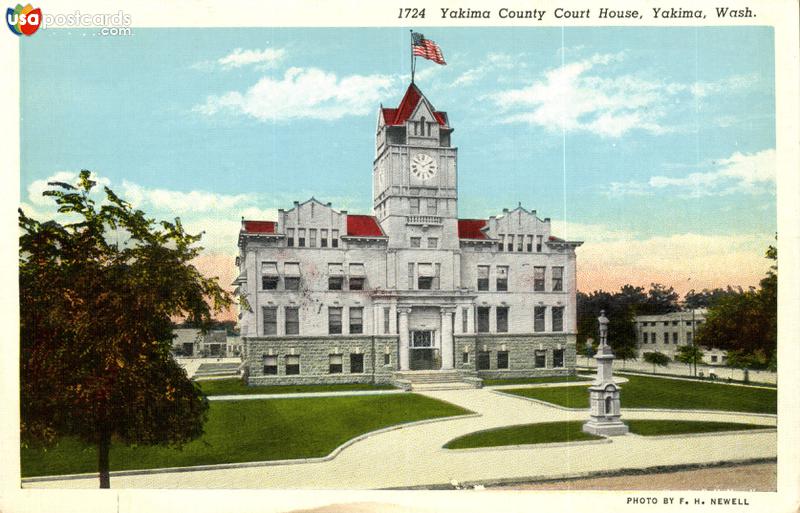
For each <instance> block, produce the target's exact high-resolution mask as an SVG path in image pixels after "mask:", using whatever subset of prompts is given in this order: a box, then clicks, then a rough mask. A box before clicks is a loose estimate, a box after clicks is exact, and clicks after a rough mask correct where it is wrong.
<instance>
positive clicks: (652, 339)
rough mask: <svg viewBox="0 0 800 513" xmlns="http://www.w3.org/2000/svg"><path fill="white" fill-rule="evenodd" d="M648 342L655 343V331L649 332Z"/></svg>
mask: <svg viewBox="0 0 800 513" xmlns="http://www.w3.org/2000/svg"><path fill="white" fill-rule="evenodd" d="M650 343H651V344H655V343H656V333H655V332H653V333H651V334H650Z"/></svg>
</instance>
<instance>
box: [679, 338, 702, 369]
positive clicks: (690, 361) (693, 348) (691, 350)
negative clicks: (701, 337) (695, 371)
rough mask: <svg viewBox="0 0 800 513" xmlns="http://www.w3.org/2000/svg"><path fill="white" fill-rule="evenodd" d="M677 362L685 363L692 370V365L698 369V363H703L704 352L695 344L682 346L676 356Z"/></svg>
mask: <svg viewBox="0 0 800 513" xmlns="http://www.w3.org/2000/svg"><path fill="white" fill-rule="evenodd" d="M675 360H677V361H679V362H681V363H685V364H686V365H688V366H689V368H690V369H691V368H692V365H694V366H695V368H696V367H697V362H701V361H703V351H702V350H701V349H700V346H698V345H695V344H689V345H685V346H680V347H678V353H677V354H676V355H675Z"/></svg>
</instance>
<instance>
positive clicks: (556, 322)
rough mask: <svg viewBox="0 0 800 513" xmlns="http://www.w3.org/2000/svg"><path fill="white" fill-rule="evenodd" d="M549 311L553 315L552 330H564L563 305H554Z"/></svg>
mask: <svg viewBox="0 0 800 513" xmlns="http://www.w3.org/2000/svg"><path fill="white" fill-rule="evenodd" d="M550 312H551V314H552V316H553V331H564V307H563V306H554V307H553V308H551V309H550Z"/></svg>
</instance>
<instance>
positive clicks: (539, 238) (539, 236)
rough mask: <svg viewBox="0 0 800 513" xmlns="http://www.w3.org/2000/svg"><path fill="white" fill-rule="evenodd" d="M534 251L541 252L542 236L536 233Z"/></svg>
mask: <svg viewBox="0 0 800 513" xmlns="http://www.w3.org/2000/svg"><path fill="white" fill-rule="evenodd" d="M536 252H537V253H541V252H542V236H541V235H537V236H536Z"/></svg>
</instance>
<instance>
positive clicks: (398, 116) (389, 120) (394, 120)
mask: <svg viewBox="0 0 800 513" xmlns="http://www.w3.org/2000/svg"><path fill="white" fill-rule="evenodd" d="M423 96H424V95H423V94H422V91H420V90H419V88H417V86H416V85H414V84H410V85H409V86H408V89H407V90H406V94H405V95H404V96H403V99H402V100H400V105H398V106H397V108H396V109H388V108H385V109H383V121H384V122H385V123H386V124H387V125H402V124H404V123H405V122H406V121H407V120H408V118H409V117H410V116H411V114H412V113H413V112H414V109H416V108H417V104H418V103H419V100H420V98H422V97H423ZM431 107H433V106H432V105H431ZM433 116H434V117H435V118H436V121H437V122H438V123H439V124H440V125H442V126H447V113H446V112H439V111H435V110H434V111H433Z"/></svg>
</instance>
